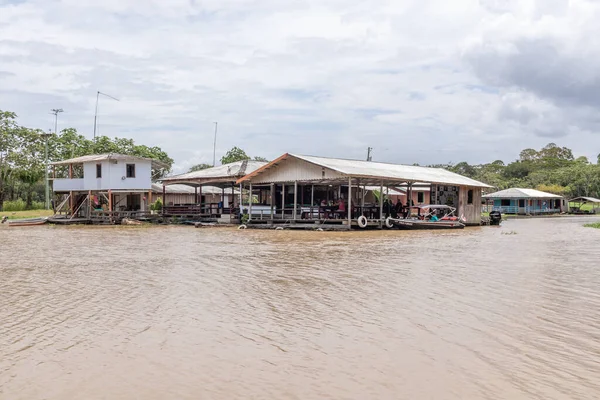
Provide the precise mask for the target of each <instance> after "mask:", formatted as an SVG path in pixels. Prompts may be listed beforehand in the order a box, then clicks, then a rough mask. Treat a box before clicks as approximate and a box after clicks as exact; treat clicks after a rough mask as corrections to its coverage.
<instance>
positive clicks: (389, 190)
mask: <svg viewBox="0 0 600 400" xmlns="http://www.w3.org/2000/svg"><path fill="white" fill-rule="evenodd" d="M365 189H367V190H368V191H370V192H372V191H374V190H376V191H378V192H379V190H380V189H381V186H365ZM383 193H384V194H386V195H387V194H389V195H391V196H404V195H405V194H406V193H404V192H402V191H400V190H396V189H393V188H387V187H385V186H384V187H383Z"/></svg>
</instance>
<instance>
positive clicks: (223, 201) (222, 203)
mask: <svg viewBox="0 0 600 400" xmlns="http://www.w3.org/2000/svg"><path fill="white" fill-rule="evenodd" d="M225 208H226V207H225V186H223V187H222V188H221V214H224V213H225Z"/></svg>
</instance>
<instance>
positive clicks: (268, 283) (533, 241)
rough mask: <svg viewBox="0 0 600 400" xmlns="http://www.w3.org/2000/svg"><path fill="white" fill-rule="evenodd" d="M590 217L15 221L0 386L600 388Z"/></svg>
mask: <svg viewBox="0 0 600 400" xmlns="http://www.w3.org/2000/svg"><path fill="white" fill-rule="evenodd" d="M583 221H592V219H585V220H584V219H580V218H562V219H538V220H514V221H507V222H505V223H504V224H503V226H502V227H483V228H470V229H465V230H464V231H462V232H456V231H454V232H398V231H394V232H389V231H383V232H380V231H372V232H351V233H347V232H343V233H331V232H288V231H252V230H245V231H238V230H234V229H222V228H216V229H194V228H191V227H151V228H139V227H52V226H42V227H29V228H10V229H7V228H5V227H3V228H2V229H0V243H1V245H0V398H1V399H11V400H12V399H167V398H172V399H228V400H229V399H302V400H305V399H543V400H550V399H586V400H587V399H593V398H600V246H599V245H598V244H599V243H600V230H595V229H590V228H583V227H582V224H583Z"/></svg>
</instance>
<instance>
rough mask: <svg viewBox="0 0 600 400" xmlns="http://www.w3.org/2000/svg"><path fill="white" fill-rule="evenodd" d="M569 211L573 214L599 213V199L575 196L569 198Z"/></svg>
mask: <svg viewBox="0 0 600 400" xmlns="http://www.w3.org/2000/svg"><path fill="white" fill-rule="evenodd" d="M569 212H571V213H573V214H598V213H600V199H596V198H595V197H586V196H582V197H575V198H574V199H571V200H569Z"/></svg>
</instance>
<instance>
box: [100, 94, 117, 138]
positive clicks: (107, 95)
mask: <svg viewBox="0 0 600 400" xmlns="http://www.w3.org/2000/svg"><path fill="white" fill-rule="evenodd" d="M100 95H102V96H106V97H109V98H111V99H113V100H116V101H120V100H119V99H116V98H114V97H112V96H111V95H109V94H106V93H102V92H101V91H99V90H98V91H97V92H96V112H95V113H94V142H96V121H97V120H98V99H99V97H100Z"/></svg>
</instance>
